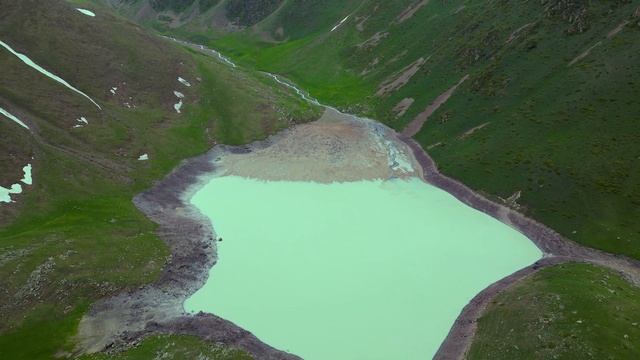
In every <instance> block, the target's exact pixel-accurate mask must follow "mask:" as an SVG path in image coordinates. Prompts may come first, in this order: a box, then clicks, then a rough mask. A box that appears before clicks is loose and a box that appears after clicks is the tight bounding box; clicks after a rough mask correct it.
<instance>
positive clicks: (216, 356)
mask: <svg viewBox="0 0 640 360" xmlns="http://www.w3.org/2000/svg"><path fill="white" fill-rule="evenodd" d="M80 359H81V360H107V359H113V360H149V359H166V360H173V359H176V360H191V359H198V360H249V359H252V358H251V357H250V356H248V355H246V354H245V353H242V352H240V351H237V350H230V349H226V348H222V347H220V346H217V345H213V344H208V343H203V342H202V341H200V340H198V339H196V338H193V337H189V336H157V337H152V338H149V339H146V340H144V341H143V342H142V343H141V344H140V345H139V346H137V347H135V348H133V349H130V350H128V351H126V352H124V353H121V354H117V355H114V356H107V355H104V354H96V355H91V356H84V357H81V358H80Z"/></svg>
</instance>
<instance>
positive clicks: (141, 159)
mask: <svg viewBox="0 0 640 360" xmlns="http://www.w3.org/2000/svg"><path fill="white" fill-rule="evenodd" d="M138 160H139V161H147V160H149V154H142V155H140V156H139V157H138Z"/></svg>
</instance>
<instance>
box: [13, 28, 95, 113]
mask: <svg viewBox="0 0 640 360" xmlns="http://www.w3.org/2000/svg"><path fill="white" fill-rule="evenodd" d="M0 45H2V46H3V47H4V48H5V49H7V50H9V52H10V53H12V54H13V55H15V56H16V57H17V58H18V59H20V60H21V61H22V62H23V63H25V64H27V65H29V66H30V67H32V68H34V69H35V70H37V71H38V72H40V73H41V74H43V75H45V76H46V77H48V78H50V79H53V80H55V81H57V82H59V83H60V84H62V85H64V86H66V87H67V88H69V89H71V90H73V91H75V92H76V93H78V94H80V95H82V96H84V97H85V98H87V99H89V101H91V102H92V103H93V104H94V105H95V106H97V107H98V109H100V110H102V108H101V107H100V105H98V103H97V102H95V101H93V99H92V98H91V97H89V95H87V94H85V93H83V92H82V91H80V90H78V89H76V88H75V87H73V86H72V85H71V84H69V83H68V82H66V81H65V80H64V79H63V78H61V77H59V76H57V75H55V74H52V73H50V72H49V71H47V70H46V69H44V68H43V67H42V66H40V65H38V64H36V63H34V62H33V61H32V60H31V59H29V57H28V56H26V55H24V54H21V53H19V52H17V51H15V50H13V48H12V47H11V46H9V45H8V44H6V43H5V42H4V41H2V40H0Z"/></svg>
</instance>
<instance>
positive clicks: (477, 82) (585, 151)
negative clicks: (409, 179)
mask: <svg viewBox="0 0 640 360" xmlns="http://www.w3.org/2000/svg"><path fill="white" fill-rule="evenodd" d="M416 2H417V1H413V0H402V1H375V0H366V1H363V2H360V1H304V2H295V1H291V2H287V4H286V6H284V7H283V8H282V9H281V10H279V11H278V12H277V13H275V14H273V15H271V16H270V17H267V18H266V20H265V21H264V22H262V23H259V24H258V25H257V26H256V27H255V28H253V29H250V30H249V31H244V32H239V33H231V34H225V33H223V32H220V31H219V30H218V29H210V28H202V27H196V26H190V25H189V24H187V25H185V26H184V27H181V28H178V29H168V28H166V27H158V28H159V29H162V30H164V31H170V32H173V33H174V34H177V35H178V36H181V37H184V38H188V39H192V40H193V41H195V42H200V43H208V44H209V45H211V46H214V47H217V48H220V49H221V50H223V52H225V53H226V54H228V55H231V56H232V57H233V58H234V60H236V61H238V62H242V63H244V64H246V65H248V66H253V67H255V68H258V69H261V70H267V71H272V72H278V73H281V74H284V75H286V76H288V77H289V78H291V79H293V80H294V81H296V82H297V83H298V84H300V85H301V86H302V87H304V88H306V89H308V90H310V92H311V94H312V95H314V96H316V97H318V98H320V99H321V100H323V101H325V102H328V103H331V104H334V105H338V106H341V107H343V108H347V109H349V110H351V111H357V112H360V113H363V114H365V115H369V116H371V117H374V118H376V119H379V120H381V121H383V122H385V123H387V124H388V125H390V126H392V127H394V128H396V129H398V130H399V129H402V128H403V127H404V126H405V125H406V124H407V123H408V122H409V121H410V120H411V119H413V117H414V116H415V115H417V114H418V113H419V112H420V111H422V110H423V109H424V108H425V107H426V106H427V105H428V104H429V103H430V102H431V101H433V99H435V98H436V97H437V96H438V95H439V94H441V93H442V92H444V91H445V90H446V89H448V88H449V87H450V86H452V85H453V84H455V83H457V81H458V80H459V79H460V78H462V76H464V75H465V74H470V75H471V79H470V81H468V82H466V83H465V84H463V85H462V86H461V87H460V88H459V89H458V91H457V93H456V94H455V95H454V96H453V97H452V98H451V99H450V101H449V102H448V103H447V104H446V105H445V106H443V107H442V108H441V109H440V110H439V111H438V112H437V113H435V114H434V115H433V116H432V118H431V120H430V121H429V122H428V123H427V124H426V126H425V127H424V129H423V130H422V131H421V132H420V133H419V134H418V135H417V137H416V138H417V140H418V141H419V142H420V143H421V144H422V145H423V146H424V147H429V146H430V145H433V144H438V143H441V144H443V145H442V146H437V147H434V148H431V149H430V153H431V154H432V155H433V156H434V157H435V159H436V160H437V161H438V163H439V164H440V166H441V167H442V168H443V171H444V172H445V173H447V174H449V175H451V176H453V177H456V178H459V179H461V180H463V181H464V182H465V183H467V184H469V185H470V186H472V187H473V188H475V189H477V190H480V191H482V192H484V193H486V194H487V195H488V196H490V197H493V198H497V197H498V196H500V197H502V198H506V197H508V196H510V195H511V194H513V193H515V192H516V191H519V190H521V191H522V198H521V199H520V200H519V203H520V204H521V205H523V206H524V209H523V210H524V211H525V212H526V213H528V214H529V215H530V216H533V217H534V218H537V219H539V220H542V221H543V222H545V223H547V224H549V225H550V226H552V227H553V228H555V229H556V230H558V231H559V232H561V233H562V234H563V235H565V236H567V237H568V238H571V239H573V240H576V241H578V242H581V243H583V244H587V245H590V246H593V247H596V248H600V249H604V250H607V251H610V252H613V253H621V254H625V255H629V256H632V257H635V258H640V224H638V223H637V222H636V221H635V219H637V218H638V216H639V215H640V206H639V205H640V178H638V174H640V171H638V170H639V167H640V162H639V161H640V157H638V156H639V155H640V153H639V152H638V142H637V136H636V135H635V134H637V133H638V131H639V129H638V122H637V121H636V120H637V114H639V113H640V108H639V106H640V103H638V102H637V101H635V98H636V97H637V94H638V84H640V78H639V76H640V75H639V74H640V71H639V70H640V69H639V68H638V67H639V66H640V65H639V64H640V61H638V54H640V52H639V51H638V50H640V49H638V47H640V42H638V41H637V35H638V32H639V31H640V24H639V21H640V19H638V18H633V17H632V14H634V12H635V11H636V9H637V8H638V7H639V6H640V3H639V2H638V1H613V0H612V1H598V2H593V1H591V2H587V1H576V2H562V1H555V0H553V1H548V2H545V3H544V4H542V3H541V2H531V1H488V2H485V1H483V2H481V1H475V0H468V1H460V0H458V1H447V2H445V1H433V0H432V1H430V2H429V3H428V5H427V6H425V7H424V8H423V9H422V10H420V11H418V12H417V13H416V15H415V16H414V17H413V18H412V19H409V20H407V21H405V22H404V23H402V24H400V25H398V24H393V21H394V20H395V19H396V17H397V15H398V14H400V12H401V11H402V10H404V9H406V7H407V6H408V5H410V4H415V3H416ZM566 4H569V5H570V6H571V4H576V6H577V9H578V10H579V9H580V8H581V7H582V6H584V7H586V8H587V14H588V16H587V17H586V18H585V19H581V20H579V21H578V22H576V21H573V20H570V18H571V16H570V15H571V14H572V13H573V12H574V11H576V9H574V8H570V7H569V8H563V7H562V6H563V5H566ZM550 5H558V6H559V8H554V9H545V6H550ZM376 9H377V10H376ZM348 14H352V17H351V20H349V21H347V22H346V23H345V24H344V25H343V26H342V27H341V28H340V29H339V30H337V31H335V32H333V33H329V30H330V29H331V28H332V27H333V26H334V25H335V24H336V23H337V22H338V21H339V20H340V19H342V18H344V16H346V15H348ZM364 17H368V18H367V20H366V22H364V30H363V31H359V30H358V29H357V28H356V23H358V22H360V21H362V19H363V18H364ZM624 20H628V21H629V24H628V25H627V26H626V27H625V28H624V29H623V30H622V31H621V32H620V33H618V34H617V35H615V36H614V37H612V38H611V39H609V38H607V34H608V32H609V31H611V30H612V29H614V28H615V27H616V26H618V24H620V23H621V22H622V21H624ZM526 24H532V25H530V26H529V27H527V28H525V29H524V30H522V31H521V32H520V33H518V34H517V36H516V37H515V39H513V40H512V41H511V42H509V43H507V40H508V39H509V38H510V37H511V35H512V34H513V33H514V32H515V31H516V30H517V29H519V28H521V27H522V26H524V25H526ZM584 24H587V27H586V29H585V30H584V31H582V32H576V31H575V29H577V28H579V27H580V26H581V25H584ZM280 29H282V30H283V31H282V32H281V31H280ZM379 31H382V32H384V31H388V32H389V33H390V35H389V36H388V37H387V38H386V39H384V40H382V41H381V42H380V44H379V45H377V46H375V47H371V48H366V49H358V48H357V47H356V46H355V45H356V44H358V43H361V42H363V41H365V40H367V39H369V38H370V37H371V36H373V35H374V34H375V33H376V32H379ZM261 33H268V34H270V35H271V38H273V39H276V40H286V41H283V42H264V41H262V40H261V39H263V38H265V37H264V36H256V34H261ZM279 34H281V35H279ZM598 41H601V45H599V46H598V47H596V48H594V49H593V51H592V52H591V54H589V55H588V56H586V57H585V58H584V59H583V60H581V61H579V62H577V63H576V64H574V65H573V66H568V64H569V63H570V62H571V61H572V60H573V59H574V58H575V57H576V56H578V55H579V54H581V53H583V52H584V51H585V50H586V49H588V48H590V47H591V46H593V45H594V44H596V43H597V42H598ZM419 57H424V58H428V59H429V60H428V62H427V63H426V64H425V65H424V66H423V67H422V69H421V70H420V71H419V72H418V73H417V74H416V75H415V76H414V77H413V78H412V79H411V81H410V82H409V83H408V84H407V85H405V86H404V87H402V88H401V89H400V90H398V91H396V92H394V93H392V94H390V95H388V96H385V97H382V98H378V97H375V96H373V94H374V93H375V91H376V90H377V88H378V86H379V84H380V83H382V82H383V81H385V80H386V79H388V78H390V77H393V75H394V74H395V73H396V72H397V71H399V70H400V69H402V68H403V67H405V66H406V65H408V64H410V63H412V62H413V61H415V60H416V59H418V58H419ZM375 59H378V62H379V65H377V66H371V64H372V63H373V61H374V60H375ZM365 69H367V70H369V72H368V73H367V74H366V75H363V74H362V72H363V70H365ZM407 97H411V98H414V99H415V103H414V104H413V106H412V107H411V108H410V109H409V111H408V112H407V113H406V115H404V116H403V117H401V118H396V117H395V114H394V113H392V111H391V109H392V108H393V107H394V106H395V105H396V104H397V103H398V102H399V101H400V100H401V99H403V98H407ZM486 122H489V124H488V125H487V126H486V127H484V128H482V129H481V130H478V131H477V132H476V133H474V134H473V135H471V136H468V137H466V138H465V139H460V135H462V134H463V133H465V132H466V131H468V130H470V129H472V128H474V127H476V126H478V125H481V124H484V123H486ZM601 281H605V283H602V282H601ZM609 289H611V290H613V291H614V292H610V291H609ZM558 296H560V299H561V301H562V305H563V306H564V309H561V308H560V303H559V302H558V301H557V299H558ZM594 299H607V301H602V302H600V301H596V300H594ZM637 299H638V290H637V289H636V288H631V287H630V286H629V285H628V284H627V283H625V282H624V281H622V280H621V279H620V278H619V277H618V276H616V275H614V274H611V273H610V272H608V271H605V270H602V269H599V268H593V267H589V266H585V265H567V266H559V267H555V268H552V269H548V270H545V271H543V272H541V273H540V274H538V275H536V276H534V277H532V278H530V279H528V280H527V281H526V282H524V283H522V284H521V285H520V286H519V287H517V288H516V289H514V290H512V291H509V292H507V293H506V294H504V295H502V297H501V298H500V299H498V300H497V301H498V303H497V304H495V305H493V306H492V307H491V308H490V310H489V313H488V314H487V315H486V316H485V317H484V318H483V320H482V323H481V324H480V332H479V336H478V339H477V341H476V342H475V343H474V345H473V349H472V358H507V359H509V358H516V357H518V358H520V357H527V356H529V358H551V357H552V356H553V355H558V356H559V357H560V358H585V357H586V356H588V355H589V353H590V354H591V355H592V356H593V357H594V358H605V357H606V356H605V355H608V354H609V353H611V354H613V355H615V356H617V358H635V357H638V348H637V346H636V345H634V344H635V342H633V339H635V338H636V337H637V336H638V334H637V331H638V330H637V329H638V328H637V326H635V327H633V326H634V325H632V324H633V322H638V321H636V320H634V319H632V317H633V316H634V314H636V313H637V312H638V304H637ZM569 309H572V310H569ZM574 310H575V311H577V314H578V315H579V316H584V317H583V319H588V320H589V322H590V323H589V324H587V323H586V322H584V323H583V324H582V325H585V327H583V328H581V327H578V326H576V325H577V323H576V322H575V321H577V320H579V319H574V317H575V316H578V315H576V314H573V313H572V311H574ZM570 311H571V312H570ZM548 315H549V316H554V319H559V321H552V322H548V321H547V320H548V317H549V316H548ZM591 322H592V323H591ZM523 323H524V324H527V326H522V324H523ZM504 329H514V331H510V332H509V333H508V334H505V331H504ZM625 334H626V335H628V336H629V339H625V337H624V335H625ZM538 335H540V338H538ZM505 336H506V339H507V341H504V339H505ZM517 348H519V350H517ZM516 355H517V356H516ZM600 355H601V356H600Z"/></svg>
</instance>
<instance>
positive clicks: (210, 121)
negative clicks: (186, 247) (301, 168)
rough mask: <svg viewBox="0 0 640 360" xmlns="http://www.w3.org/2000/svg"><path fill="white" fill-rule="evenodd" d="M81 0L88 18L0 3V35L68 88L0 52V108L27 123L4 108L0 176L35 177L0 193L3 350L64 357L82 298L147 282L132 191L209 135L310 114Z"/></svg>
mask: <svg viewBox="0 0 640 360" xmlns="http://www.w3.org/2000/svg"><path fill="white" fill-rule="evenodd" d="M82 7H83V8H90V9H91V10H92V11H93V12H94V13H95V17H91V16H88V15H84V14H82V13H81V12H79V11H77V10H76V9H75V7H74V5H73V4H71V3H69V2H64V1H47V2H42V1H35V0H25V1H19V2H16V1H10V0H2V1H0V8H1V9H2V12H1V14H0V40H1V41H3V42H4V43H5V44H7V45H8V46H10V47H11V49H13V50H14V52H15V54H18V53H20V54H23V55H25V56H27V57H28V58H29V59H30V60H31V61H32V62H33V63H35V64H37V65H38V66H40V67H41V68H42V69H45V70H46V71H49V72H50V73H53V74H55V75H56V76H57V77H58V78H59V79H61V80H63V81H64V82H65V83H66V84H68V85H69V86H70V87H67V86H65V85H64V84H63V83H61V82H60V81H57V80H54V79H53V78H51V77H48V76H46V75H45V74H43V73H42V72H40V71H38V70H37V69H35V68H34V67H32V66H29V65H28V64H27V63H26V62H25V61H23V59H25V58H24V57H23V58H22V59H21V58H19V57H18V56H16V55H15V54H14V53H12V52H10V51H9V50H8V49H7V48H4V47H2V48H0V66H1V67H2V69H3V76H2V77H0V107H2V108H3V109H5V110H6V111H7V112H9V113H11V114H12V115H13V116H15V117H17V118H19V119H20V120H21V121H22V122H24V123H25V125H27V126H28V128H29V129H27V128H25V127H22V126H20V125H19V124H18V123H16V122H15V121H12V120H11V119H10V118H9V117H6V116H4V115H0V131H2V134H3V137H2V139H1V140H0V154H1V155H0V169H1V171H0V185H2V186H7V185H9V184H12V183H15V182H17V181H19V180H20V178H21V176H22V167H23V166H25V165H26V164H27V163H30V164H32V167H33V184H32V185H26V184H23V186H22V187H23V192H22V193H21V194H12V195H11V199H12V200H13V201H15V202H13V203H0V223H1V224H0V225H2V228H0V289H1V290H0V316H1V317H2V319H3V322H2V324H0V349H2V351H1V352H2V354H3V356H5V357H7V358H11V359H41V358H42V359H48V358H52V357H54V354H59V355H65V354H68V353H67V352H69V351H71V350H72V349H73V346H74V345H73V342H71V341H70V337H71V336H72V335H74V333H75V331H76V326H77V322H78V321H79V318H80V317H81V316H82V314H83V313H84V312H85V311H86V310H87V309H88V306H89V305H90V304H91V302H92V301H94V300H96V299H99V298H101V297H104V296H108V295H112V294H114V293H117V292H120V291H122V290H123V289H125V288H130V287H131V288H136V287H138V286H140V285H141V284H144V283H147V282H150V281H153V280H154V279H155V278H157V276H158V274H159V273H160V271H161V269H162V267H163V265H164V263H165V262H166V261H167V256H168V252H167V248H166V246H165V245H164V243H162V241H160V240H159V239H158V237H157V236H156V234H155V225H154V224H153V223H152V222H151V221H149V220H148V219H147V218H146V217H145V216H144V215H142V214H141V213H140V212H139V211H138V210H137V209H136V208H135V207H134V205H133V204H132V201H131V199H132V198H133V196H134V195H135V194H137V193H139V192H140V191H142V190H144V189H146V188H149V187H150V186H151V184H152V183H153V182H154V181H156V180H158V179H161V178H162V177H164V176H165V175H166V174H167V173H168V172H170V171H171V170H172V169H173V168H174V167H175V166H177V165H178V164H179V162H180V161H181V160H183V159H185V158H188V157H192V156H195V155H198V154H201V153H203V152H205V151H207V150H208V149H210V148H211V147H212V145H213V144H216V143H228V144H242V143H245V142H249V141H252V140H255V139H261V138H264V137H265V136H266V135H268V134H270V133H272V132H274V131H276V130H278V129H281V128H283V127H287V126H289V125H290V124H291V123H293V122H297V121H308V120H311V119H313V118H314V117H315V116H316V115H317V111H316V110H314V109H312V108H311V107H309V106H308V105H307V104H305V103H303V102H301V101H300V100H299V99H297V98H296V97H294V96H292V95H290V94H288V93H286V92H285V91H283V90H281V89H279V88H272V87H271V85H272V83H271V82H270V81H268V80H266V78H265V77H264V76H261V75H260V74H256V73H251V72H244V71H236V70H234V71H232V70H231V69H229V68H228V67H227V66H225V65H223V64H222V63H218V62H216V61H214V60H212V59H211V58H208V57H205V56H202V55H200V54H198V53H195V52H192V51H188V50H186V49H184V48H181V47H179V46H177V45H176V44H175V43H173V42H172V41H169V40H165V39H162V38H160V37H157V36H154V35H149V34H148V33H147V31H146V30H144V29H142V28H140V27H138V26H137V25H134V24H132V23H130V22H129V21H127V20H125V19H122V18H119V17H117V16H114V15H111V13H110V12H109V11H106V9H105V8H102V7H94V6H90V5H89V4H87V3H86V2H83V3H82ZM179 78H181V79H182V80H183V81H180V79H179ZM187 83H188V85H187ZM71 87H73V88H74V89H76V90H78V91H74V90H72V89H71ZM80 92H82V93H83V94H86V97H85V96H83V95H81V94H80ZM175 92H179V93H180V94H181V95H180V96H177V95H176V93H175ZM180 97H182V98H180ZM91 100H93V101H95V104H94V103H93V102H92V101H91ZM179 102H180V103H182V107H178V108H179V109H180V113H178V112H177V111H176V104H178V103H179ZM83 118H84V119H85V120H86V122H84V121H82V120H79V119H83ZM139 159H140V160H139ZM145 159H146V160H145ZM168 341H171V339H170V340H168ZM176 341H177V340H176ZM179 342H180V343H188V342H185V341H182V340H180V341H179Z"/></svg>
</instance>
